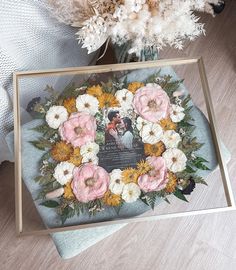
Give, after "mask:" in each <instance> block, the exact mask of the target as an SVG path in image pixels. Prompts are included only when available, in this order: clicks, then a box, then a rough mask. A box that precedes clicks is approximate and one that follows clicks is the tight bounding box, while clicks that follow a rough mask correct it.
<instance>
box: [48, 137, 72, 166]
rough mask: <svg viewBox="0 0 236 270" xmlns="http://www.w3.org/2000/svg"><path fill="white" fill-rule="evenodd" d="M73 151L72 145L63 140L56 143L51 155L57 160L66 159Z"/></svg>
mask: <svg viewBox="0 0 236 270" xmlns="http://www.w3.org/2000/svg"><path fill="white" fill-rule="evenodd" d="M72 153H73V147H72V145H71V144H67V143H65V142H62V141H61V142H57V143H55V144H54V145H53V147H52V149H51V156H52V158H53V159H54V160H56V161H66V160H68V159H69V158H70V155H71V154H72Z"/></svg>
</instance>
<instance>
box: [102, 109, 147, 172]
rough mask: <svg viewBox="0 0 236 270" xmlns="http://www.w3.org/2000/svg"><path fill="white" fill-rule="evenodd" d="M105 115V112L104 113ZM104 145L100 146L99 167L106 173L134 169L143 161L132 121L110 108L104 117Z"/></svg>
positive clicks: (141, 148) (140, 144)
mask: <svg viewBox="0 0 236 270" xmlns="http://www.w3.org/2000/svg"><path fill="white" fill-rule="evenodd" d="M105 114H106V112H105ZM104 121H105V130H104V138H105V141H104V145H100V153H99V165H100V166H102V167H103V168H106V170H107V171H108V172H110V171H112V170H113V169H118V168H119V169H124V168H125V167H127V165H128V166H129V167H135V166H136V164H137V162H139V161H140V160H141V159H144V149H143V144H142V142H141V139H140V138H139V137H138V136H136V135H135V132H134V127H133V125H134V124H133V122H132V119H131V118H129V117H127V116H124V117H122V116H121V113H120V111H119V110H117V109H115V108H111V109H110V110H109V111H108V112H107V115H106V116H105V119H104Z"/></svg>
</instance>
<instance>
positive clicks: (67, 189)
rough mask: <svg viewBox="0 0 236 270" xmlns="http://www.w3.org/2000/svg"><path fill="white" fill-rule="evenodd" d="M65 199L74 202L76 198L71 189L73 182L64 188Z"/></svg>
mask: <svg viewBox="0 0 236 270" xmlns="http://www.w3.org/2000/svg"><path fill="white" fill-rule="evenodd" d="M63 197H64V198H65V199H68V200H73V199H74V198H75V195H74V193H73V191H72V188H71V182H68V183H67V184H66V185H65V187H64V194H63Z"/></svg>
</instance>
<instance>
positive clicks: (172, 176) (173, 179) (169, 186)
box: [165, 171, 177, 193]
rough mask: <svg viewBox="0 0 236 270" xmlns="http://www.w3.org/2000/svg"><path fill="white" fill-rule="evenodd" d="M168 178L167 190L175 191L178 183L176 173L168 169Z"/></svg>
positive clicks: (169, 191)
mask: <svg viewBox="0 0 236 270" xmlns="http://www.w3.org/2000/svg"><path fill="white" fill-rule="evenodd" d="M167 178H168V179H169V181H168V183H167V185H166V188H165V191H166V192H168V193H172V192H174V191H175V188H176V185H177V177H176V175H175V174H174V173H172V172H170V171H168V173H167Z"/></svg>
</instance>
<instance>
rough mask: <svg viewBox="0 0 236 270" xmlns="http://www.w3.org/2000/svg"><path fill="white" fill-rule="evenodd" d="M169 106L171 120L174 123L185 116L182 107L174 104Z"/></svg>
mask: <svg viewBox="0 0 236 270" xmlns="http://www.w3.org/2000/svg"><path fill="white" fill-rule="evenodd" d="M171 107H172V112H171V113H170V118H171V120H172V121H173V122H175V123H178V122H180V121H182V120H183V119H184V117H185V114H184V108H183V107H181V106H178V105H175V104H172V105H171Z"/></svg>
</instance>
